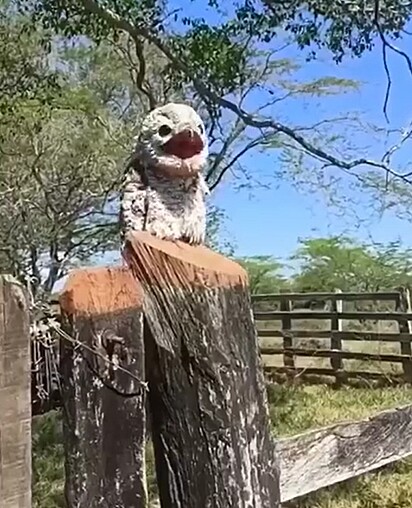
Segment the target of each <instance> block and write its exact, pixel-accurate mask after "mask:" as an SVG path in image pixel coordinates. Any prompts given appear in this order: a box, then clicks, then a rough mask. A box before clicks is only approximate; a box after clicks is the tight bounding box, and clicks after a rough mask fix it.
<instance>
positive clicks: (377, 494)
mask: <svg viewBox="0 0 412 508" xmlns="http://www.w3.org/2000/svg"><path fill="white" fill-rule="evenodd" d="M268 397H269V403H270V416H271V421H272V427H273V433H274V435H276V436H289V435H293V434H296V433H298V432H303V431H305V430H308V429H312V428H316V427H322V426H325V425H329V424H332V423H335V422H339V421H344V420H352V419H360V418H364V417H366V416H368V415H371V414H373V413H375V412H377V411H380V410H383V409H388V408H392V407H396V406H399V405H403V404H408V403H412V388H408V387H406V386H405V387H402V386H399V387H389V388H380V389H379V388H377V389H373V390H372V389H370V388H351V387H345V388H341V389H339V390H336V389H333V388H330V387H328V386H325V385H316V386H303V385H299V386H298V385H289V386H288V385H270V386H269V388H268ZM147 456H148V480H149V490H150V493H151V494H152V495H154V493H155V476H154V461H153V451H152V450H151V448H150V447H149V448H148V453H147ZM33 470H34V485H33V498H34V499H33V508H62V507H64V502H63V484H64V467H63V445H62V434H61V422H60V415H59V413H58V412H52V413H49V414H48V415H45V416H42V417H38V418H36V419H35V422H34V429H33ZM411 507H412V460H406V461H402V462H398V463H397V464H395V465H394V466H389V467H386V468H383V469H382V470H380V471H379V472H377V473H373V474H369V475H365V476H363V477H360V478H359V479H357V480H351V481H349V482H345V483H343V484H341V485H338V486H335V487H331V488H329V489H323V490H322V491H319V492H318V493H315V494H313V495H310V496H307V497H306V498H304V499H301V500H298V501H294V502H291V503H288V504H287V505H285V508H411Z"/></svg>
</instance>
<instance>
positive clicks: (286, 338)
mask: <svg viewBox="0 0 412 508" xmlns="http://www.w3.org/2000/svg"><path fill="white" fill-rule="evenodd" d="M280 310H281V311H283V312H291V310H292V306H291V301H290V299H289V298H287V297H284V298H282V299H281V300H280ZM291 330H292V319H291V317H290V315H287V316H285V317H283V318H282V335H283V349H285V350H286V349H292V348H293V335H292V332H291ZM283 365H284V366H285V367H290V368H292V369H294V368H295V356H294V354H293V353H291V352H288V351H285V352H284V353H283Z"/></svg>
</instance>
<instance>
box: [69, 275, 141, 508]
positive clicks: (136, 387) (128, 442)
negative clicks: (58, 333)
mask: <svg viewBox="0 0 412 508" xmlns="http://www.w3.org/2000/svg"><path fill="white" fill-rule="evenodd" d="M141 303H142V295H141V292H140V289H139V286H138V285H137V283H136V281H135V279H133V277H132V276H131V273H130V271H129V270H127V269H126V268H112V269H111V268H99V269H90V270H79V271H76V272H74V273H73V275H71V277H70V278H69V280H68V282H67V285H66V287H65V289H64V292H63V294H62V296H61V300H60V304H61V308H62V314H63V320H64V329H65V330H66V331H67V336H64V338H65V340H63V341H62V353H61V371H62V377H63V381H62V383H63V386H62V391H63V397H62V398H63V415H64V435H65V458H66V488H65V490H66V502H67V505H68V508H97V507H99V508H115V507H122V508H123V507H125V508H126V507H127V508H146V485H145V460H144V448H145V410H144V405H145V399H146V396H145V392H146V385H145V383H144V350H143V345H144V343H143V316H142V308H141Z"/></svg>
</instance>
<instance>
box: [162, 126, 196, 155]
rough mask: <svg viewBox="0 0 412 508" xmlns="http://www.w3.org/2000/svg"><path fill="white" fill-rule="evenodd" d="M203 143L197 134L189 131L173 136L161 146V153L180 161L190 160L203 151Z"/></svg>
mask: <svg viewBox="0 0 412 508" xmlns="http://www.w3.org/2000/svg"><path fill="white" fill-rule="evenodd" d="M203 147H204V145H203V141H202V138H201V137H200V136H199V134H198V133H197V132H195V131H193V130H191V129H186V130H184V131H181V132H179V133H178V134H175V135H174V136H173V137H172V138H171V139H169V141H168V142H167V143H165V144H164V145H163V151H164V152H165V153H167V154H168V155H175V156H176V157H179V158H180V159H190V158H191V157H194V156H195V155H197V154H199V153H200V152H201V151H202V150H203Z"/></svg>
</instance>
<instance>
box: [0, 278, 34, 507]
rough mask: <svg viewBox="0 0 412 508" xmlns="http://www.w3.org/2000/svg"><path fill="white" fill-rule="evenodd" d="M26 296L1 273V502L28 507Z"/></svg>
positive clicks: (29, 488)
mask: <svg viewBox="0 0 412 508" xmlns="http://www.w3.org/2000/svg"><path fill="white" fill-rule="evenodd" d="M30 367H31V364H30V334H29V310H28V300H27V298H26V294H25V291H24V289H23V287H22V286H21V285H20V284H19V283H18V282H17V281H16V280H15V279H13V278H12V277H10V276H8V275H2V276H0V506H1V508H16V507H19V508H31V407H30V393H31V387H30V384H31V383H30V382H31V376H30Z"/></svg>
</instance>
